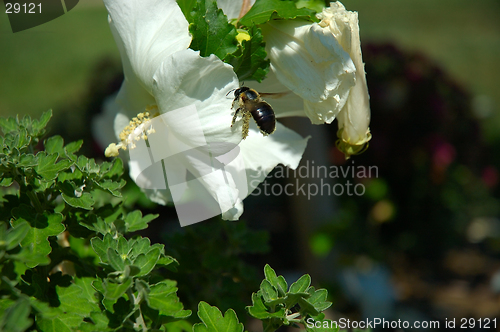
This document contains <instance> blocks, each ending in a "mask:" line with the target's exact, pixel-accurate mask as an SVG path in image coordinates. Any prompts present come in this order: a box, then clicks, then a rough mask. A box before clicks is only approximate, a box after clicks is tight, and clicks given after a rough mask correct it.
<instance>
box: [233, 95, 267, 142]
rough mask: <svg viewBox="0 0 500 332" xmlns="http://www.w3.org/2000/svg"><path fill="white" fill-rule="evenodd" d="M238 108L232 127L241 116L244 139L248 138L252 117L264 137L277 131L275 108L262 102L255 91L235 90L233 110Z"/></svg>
mask: <svg viewBox="0 0 500 332" xmlns="http://www.w3.org/2000/svg"><path fill="white" fill-rule="evenodd" d="M230 92H231V91H230ZM236 106H237V108H236V112H235V113H234V116H233V121H232V123H231V127H232V126H233V125H234V123H235V121H236V119H237V118H238V115H239V114H241V116H242V119H243V131H242V134H241V135H242V137H243V139H245V138H247V136H248V129H249V127H250V118H251V117H253V119H254V120H255V122H256V123H257V126H258V127H259V129H260V132H261V133H262V135H264V136H267V135H270V134H272V133H274V131H275V130H276V116H275V115H274V110H273V108H272V107H271V105H269V104H268V103H266V102H265V101H264V100H262V98H261V97H260V94H259V93H258V92H257V91H255V90H254V89H250V88H248V87H245V86H242V87H241V88H239V89H236V90H234V101H233V109H234V108H235V107H236Z"/></svg>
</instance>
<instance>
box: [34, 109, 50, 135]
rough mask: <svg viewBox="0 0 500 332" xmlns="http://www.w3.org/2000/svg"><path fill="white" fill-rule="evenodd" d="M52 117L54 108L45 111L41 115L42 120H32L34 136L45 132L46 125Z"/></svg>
mask: <svg viewBox="0 0 500 332" xmlns="http://www.w3.org/2000/svg"><path fill="white" fill-rule="evenodd" d="M50 118H52V110H48V111H47V112H43V114H42V116H41V117H40V120H33V122H32V129H33V136H39V135H40V134H41V133H43V132H44V129H45V127H46V126H47V124H48V123H49V121H50Z"/></svg>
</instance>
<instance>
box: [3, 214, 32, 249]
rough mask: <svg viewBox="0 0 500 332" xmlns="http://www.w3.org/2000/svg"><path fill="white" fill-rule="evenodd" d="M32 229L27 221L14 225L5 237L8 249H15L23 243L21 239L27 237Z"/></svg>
mask: <svg viewBox="0 0 500 332" xmlns="http://www.w3.org/2000/svg"><path fill="white" fill-rule="evenodd" d="M29 231H30V225H29V223H28V222H27V221H22V222H20V223H17V224H16V227H13V228H11V229H9V230H8V231H7V236H6V239H5V242H6V247H7V248H6V249H7V250H11V249H14V248H15V247H17V246H18V245H19V243H21V241H22V240H23V239H24V238H25V237H26V235H27V234H28V232H29Z"/></svg>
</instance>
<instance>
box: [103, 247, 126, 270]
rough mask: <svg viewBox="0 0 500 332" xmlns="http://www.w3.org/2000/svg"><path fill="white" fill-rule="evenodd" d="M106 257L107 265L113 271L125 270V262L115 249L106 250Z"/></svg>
mask: <svg viewBox="0 0 500 332" xmlns="http://www.w3.org/2000/svg"><path fill="white" fill-rule="evenodd" d="M107 256H108V262H109V264H110V265H111V267H113V268H114V269H115V271H123V270H125V262H124V260H123V259H122V257H120V255H119V254H118V253H117V252H116V250H115V249H113V248H108V250H107Z"/></svg>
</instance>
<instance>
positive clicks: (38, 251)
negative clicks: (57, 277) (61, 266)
mask: <svg viewBox="0 0 500 332" xmlns="http://www.w3.org/2000/svg"><path fill="white" fill-rule="evenodd" d="M20 209H21V210H20ZM26 212H27V211H26V210H25V211H22V206H21V207H20V208H16V209H14V210H13V214H15V215H17V216H23V217H26V218H28V219H24V218H23V217H19V218H17V219H16V220H13V221H12V226H14V227H17V226H18V225H20V224H21V223H23V222H24V221H26V222H28V223H29V225H30V230H29V231H28V233H27V234H26V236H25V237H24V239H23V240H22V241H21V247H25V248H29V249H30V251H31V253H32V254H33V255H43V256H47V255H48V254H50V252H51V251H52V247H51V246H50V243H49V240H48V237H49V236H57V235H59V234H61V233H62V232H64V230H65V227H64V225H63V224H62V223H61V222H62V220H63V216H62V214H60V213H50V212H49V211H45V212H44V213H43V214H37V215H36V217H35V218H32V216H30V214H29V213H26ZM27 265H28V266H29V267H30V268H33V267H35V266H37V265H38V263H36V262H31V263H29V264H28V263H27Z"/></svg>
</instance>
